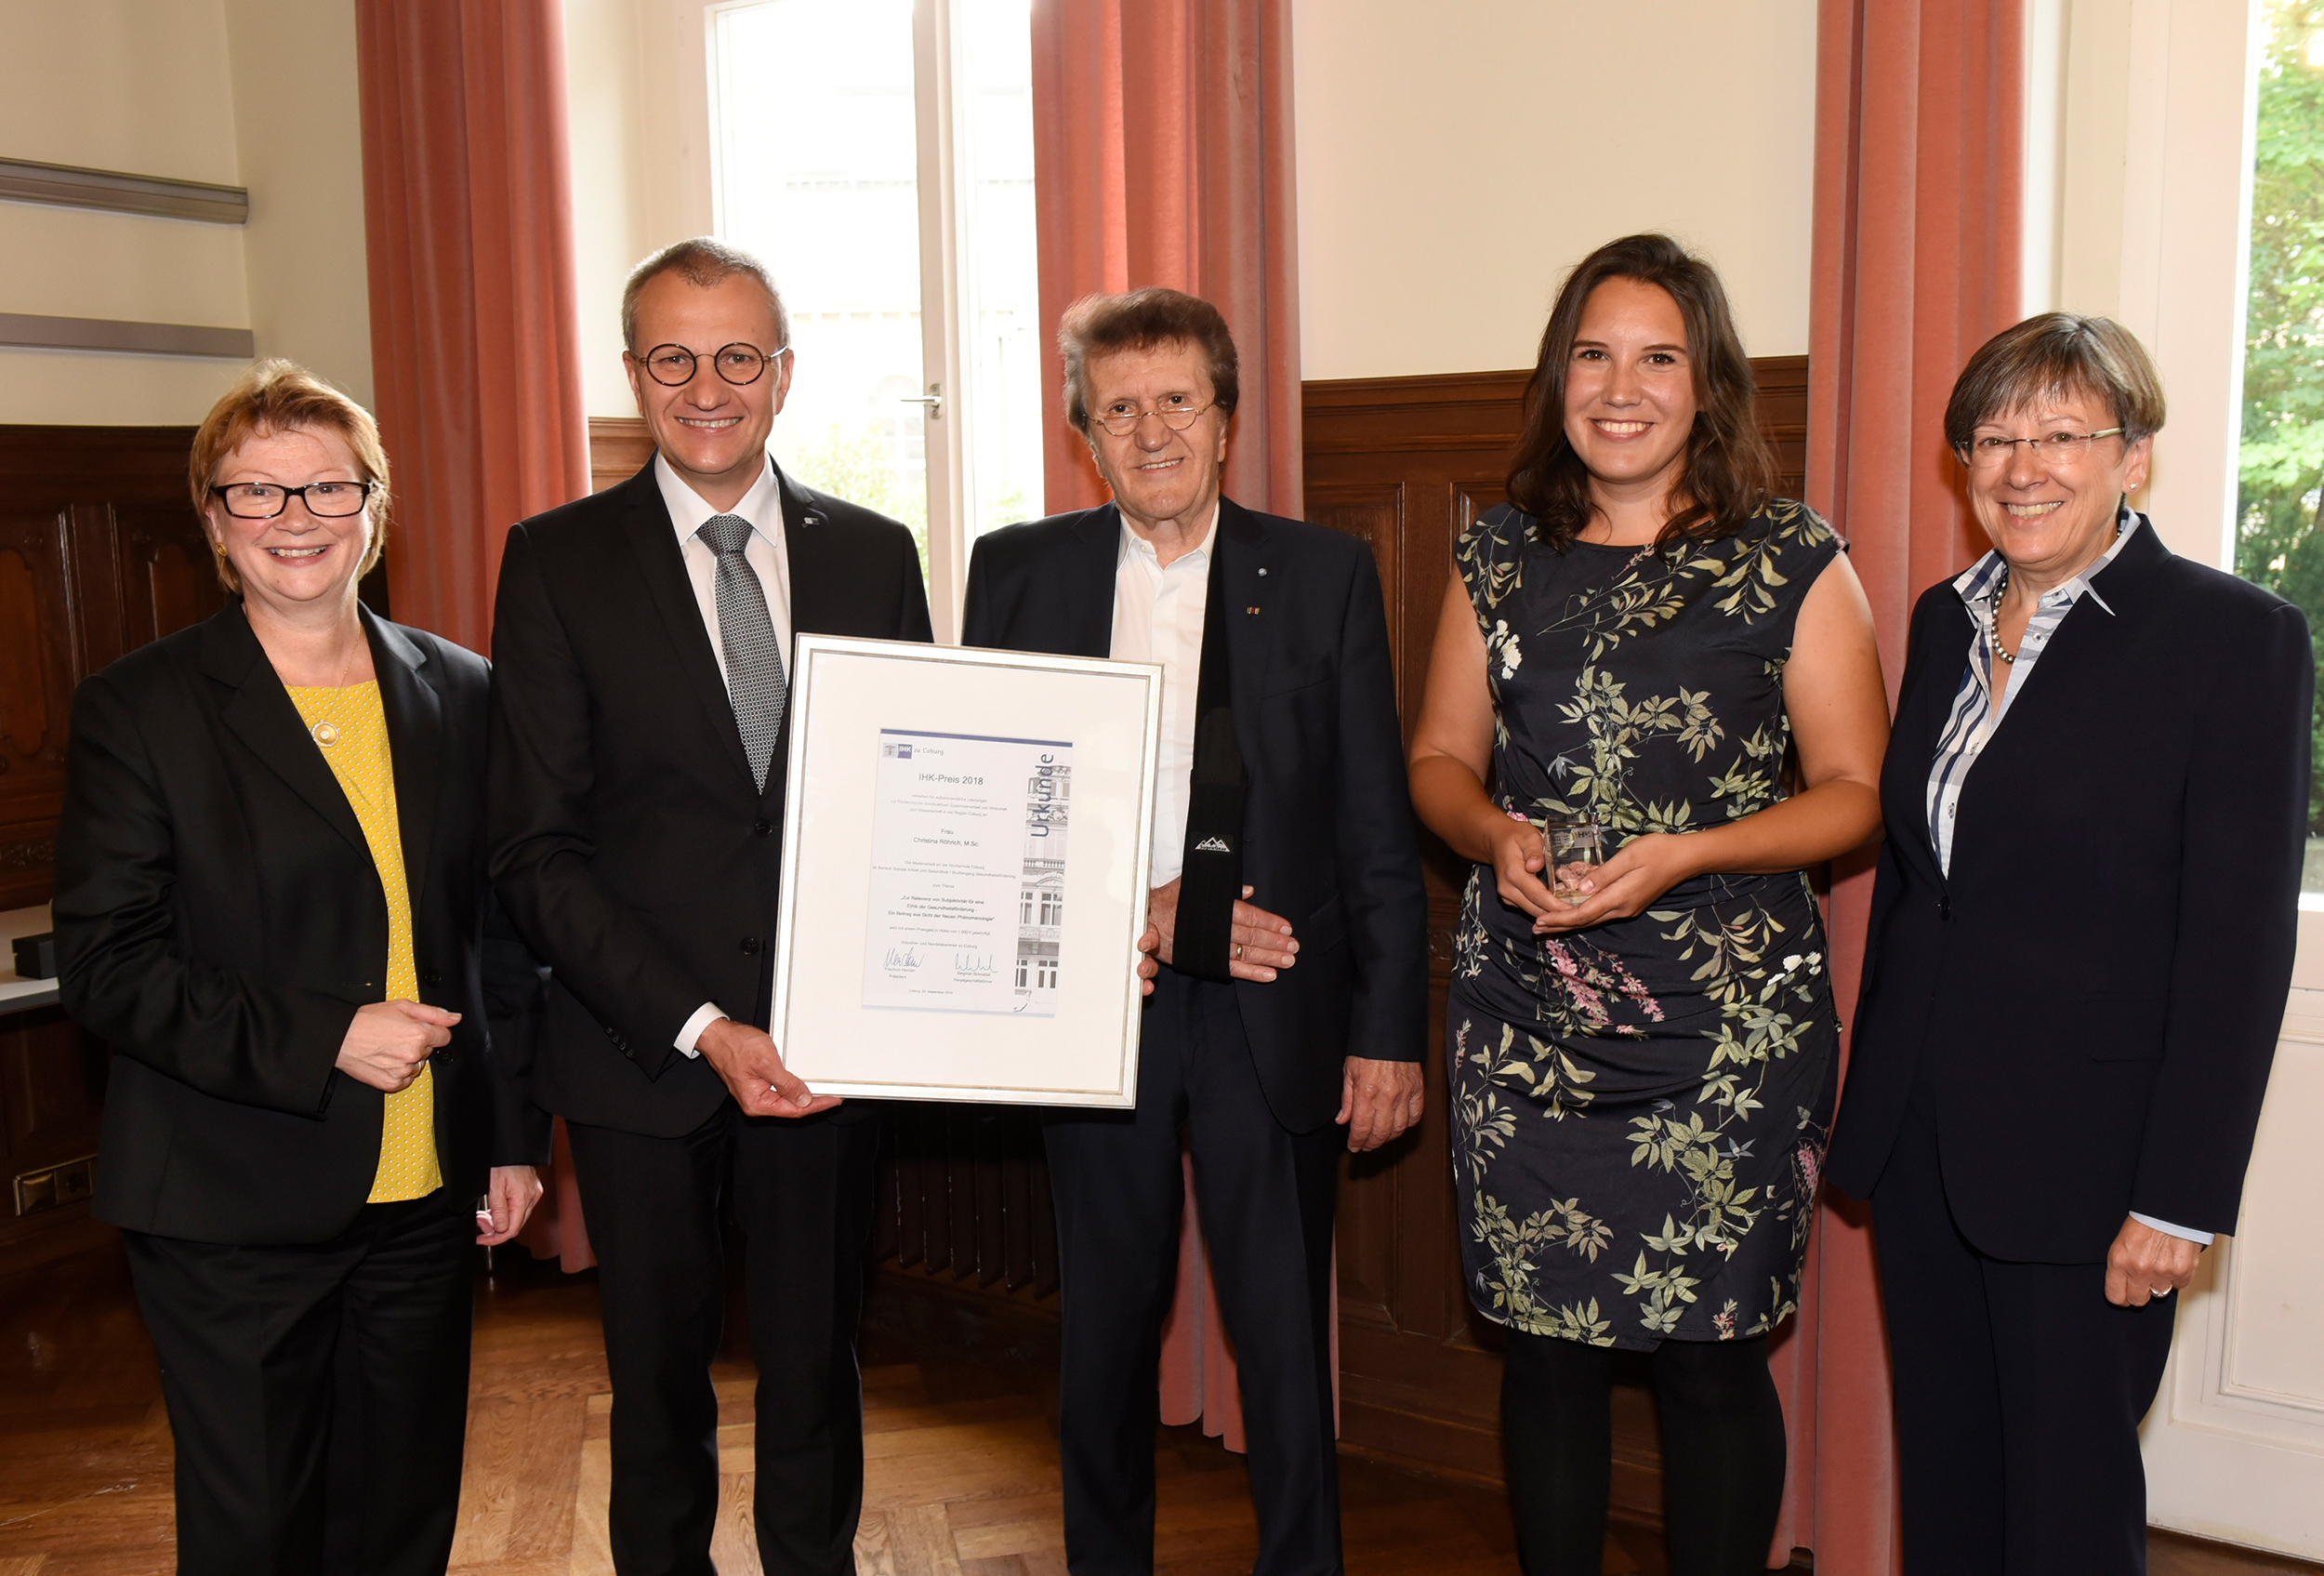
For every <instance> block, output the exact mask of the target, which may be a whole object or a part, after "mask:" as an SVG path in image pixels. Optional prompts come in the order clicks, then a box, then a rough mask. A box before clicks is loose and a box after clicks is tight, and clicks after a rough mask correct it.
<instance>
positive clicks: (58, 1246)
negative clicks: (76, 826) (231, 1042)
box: [0, 427, 225, 1268]
mask: <svg viewBox="0 0 2324 1576" xmlns="http://www.w3.org/2000/svg"><path fill="white" fill-rule="evenodd" d="M192 443H193V429H192V428H191V427H0V908H21V907H30V906H32V905H34V904H40V903H46V901H47V900H48V896H49V892H50V889H51V886H52V884H53V881H54V877H55V868H54V867H55V860H56V836H57V816H58V814H59V810H60V808H61V807H62V804H63V801H64V767H65V740H66V737H67V735H68V732H69V729H70V724H71V721H72V713H73V690H74V688H75V687H76V686H77V685H78V684H79V683H80V682H81V681H82V680H83V679H85V678H86V677H88V675H90V674H91V673H94V672H96V671H97V670H98V669H101V668H103V667H104V666H106V664H108V663H110V662H112V660H113V659H114V658H115V657H118V656H121V655H122V654H124V653H125V652H127V651H130V650H132V649H134V648H136V647H138V646H140V645H143V644H145V643H146V642H148V641H152V640H156V639H159V638H160V637H161V636H163V635H165V634H168V633H170V632H171V631H173V630H176V629H183V628H184V627H185V626H187V625H189V624H192V623H195V622H197V621H199V620H200V619H203V618H206V617H208V616H210V615H211V614H212V613H215V612H217V611H218V608H219V607H221V606H223V605H224V603H225V592H224V590H223V589H221V588H220V587H219V585H218V576H217V573H216V571H215V570H214V568H213V567H212V561H211V557H210V551H209V548H208V546H207V544H206V542H205V540H204V537H203V534H202V527H201V523H200V521H199V520H198V519H197V518H196V517H195V515H194V512H193V508H192V505H191V502H190V501H189V500H188V497H187V494H186V457H187V453H188V451H189V450H190V449H191V446H192ZM105 1067H106V1053H105V1051H104V1048H103V1047H102V1046H101V1045H99V1043H98V1042H97V1041H96V1040H92V1039H90V1038H89V1037H88V1036H86V1035H85V1034H84V1033H82V1031H81V1029H80V1027H79V1026H77V1025H75V1024H74V1023H73V1021H72V1020H71V1019H69V1018H67V1017H66V1016H65V1015H64V1013H62V1011H60V1010H59V1009H58V1008H56V1007H53V1006H52V1007H38V1008H33V1009H32V1010H30V1011H27V1012H21V1013H12V1014H8V1015H6V1016H0V1265H6V1266H7V1267H9V1268H20V1267H23V1266H25V1265H30V1264H35V1263H38V1262H41V1261H42V1260H44V1259H46V1258H49V1257H53V1256H55V1255H57V1254H59V1253H61V1252H73V1251H74V1250H76V1249H77V1248H79V1247H80V1246H82V1245H84V1244H85V1243H86V1242H88V1241H91V1240H94V1238H95V1235H96V1232H95V1230H94V1228H93V1223H91V1222H90V1221H89V1219H88V1206H87V1204H86V1202H73V1203H66V1204H62V1205H59V1206H58V1207H56V1208H54V1209H50V1210H46V1211H43V1212H39V1213H35V1214H28V1215H22V1216H20V1215H18V1214H17V1213H16V1198H15V1192H16V1190H15V1187H14V1185H13V1183H14V1179H15V1178H16V1177H18V1176H20V1175H22V1174H24V1173H27V1172H37V1171H41V1170H45V1169H46V1168H48V1167H51V1166H54V1165H57V1164H59V1163H60V1162H63V1161H66V1160H73V1159H79V1158H81V1157H83V1156H86V1155H88V1154H91V1153H93V1152H95V1150H96V1148H97V1126H98V1118H99V1111H100V1109H101V1107H102V1106H103V1101H104V1083H105Z"/></svg>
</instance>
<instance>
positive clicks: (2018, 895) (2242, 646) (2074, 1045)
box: [1827, 523, 2315, 1264]
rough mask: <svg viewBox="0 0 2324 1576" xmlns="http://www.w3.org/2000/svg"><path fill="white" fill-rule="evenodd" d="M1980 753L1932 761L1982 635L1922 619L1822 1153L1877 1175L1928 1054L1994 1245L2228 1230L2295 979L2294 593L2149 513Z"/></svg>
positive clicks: (1993, 1252)
mask: <svg viewBox="0 0 2324 1576" xmlns="http://www.w3.org/2000/svg"><path fill="white" fill-rule="evenodd" d="M2092 584H2093V586H2095V587H2096V588H2097V591H2098V594H2099V595H2100V596H2102V597H2104V598H2105V599H2106V606H2108V607H2111V608H2112V609H2113V610H2114V611H2113V613H2112V614H2111V615H2109V614H2108V613H2107V611H2106V607H2101V606H2099V605H2097V604H2095V603H2093V602H2092V601H2091V599H2089V598H2088V597H2085V598H2083V599H2082V601H2081V602H2080V603H2077V604H2076V605H2075V606H2074V608H2073V609H2072V611H2070V612H2069V613H2067V616H2066V618H2065V620H2064V621H2063V622H2062V623H2061V624H2059V626H2058V628H2057V631H2056V633H2055V634H2053V636H2052V637H2051V640H2050V644H2049V646H2048V648H2047V649H2046V650H2045V651H2044V652H2043V653H2042V656H2041V661H2040V666H2039V667H2038V668H2037V669H2035V670H2034V673H2033V676H2032V679H2031V680H2030V681H2028V682H2027V690H2026V693H2025V694H2024V695H2019V696H2016V697H2014V699H2012V700H2011V702H2010V707H2009V711H2008V713H2007V715H2006V716H2004V717H2003V718H2002V720H2001V725H2000V728H1999V729H1998V730H1997V731H1996V732H1995V734H1994V735H1993V738H1992V742H1991V743H1990V744H1988V745H1987V748H1986V750H1985V753H1984V755H1983V757H1982V758H1981V759H1980V760H1979V761H1978V762H1977V764H1976V768H1975V770H1974V771H1973V772H1971V773H1970V775H1969V778H1968V781H1967V783H1966V784H1965V785H1964V787H1963V788H1962V790H1961V798H1960V803H1959V806H1958V814H1957V816H1956V819H1955V822H1954V826H1955V828H1956V829H1955V833H1954V840H1953V867H1952V875H1951V879H1950V880H1949V881H1948V879H1947V878H1946V877H1945V876H1944V874H1943V873H1942V872H1940V870H1939V869H1938V867H1937V863H1936V850H1935V846H1934V843H1933V842H1932V841H1931V840H1930V837H1929V831H1928V824H1929V818H1928V809H1927V790H1928V775H1929V767H1930V764H1931V763H1932V762H1933V761H1934V758H1935V753H1936V744H1937V738H1938V735H1939V734H1940V732H1941V731H1942V730H1943V728H1944V725H1945V720H1946V718H1947V716H1948V714H1949V713H1950V711H1951V709H1952V703H1953V695H1954V693H1955V690H1956V688H1957V687H1958V686H1959V684H1960V682H1961V670H1962V666H1963V664H1964V663H1965V661H1966V660H1967V654H1968V650H1969V641H1970V636H1971V632H1972V626H1971V622H1970V618H1969V615H1968V611H1967V610H1966V609H1965V608H1964V607H1963V606H1962V605H1961V598H1960V596H1959V595H1958V594H1957V593H1956V592H1955V591H1954V590H1953V589H1952V586H1951V584H1950V583H1949V582H1947V583H1944V584H1940V585H1937V586H1934V587H1932V588H1931V589H1929V590H1928V591H1927V592H1926V593H1925V594H1923V595H1922V596H1921V602H1920V605H1919V606H1918V607H1917V608H1916V609H1915V610H1914V612H1913V618H1912V636H1911V645H1910V648H1909V653H1908V656H1907V658H1906V663H1905V678H1904V687H1903V691H1902V693H1901V695H1899V697H1898V700H1897V706H1896V725H1895V733H1894V735H1893V736H1892V738H1891V740H1890V743H1889V747H1888V759H1887V762H1886V764H1885V766H1884V767H1883V768H1882V774H1881V803H1882V811H1883V813H1884V814H1885V815H1886V817H1887V824H1888V841H1887V843H1886V846H1885V847H1884V848H1883V849H1882V853H1881V863H1880V875H1879V878H1878V881H1877V882H1876V884H1875V886H1874V888H1873V896H1872V920H1871V932H1870V939H1869V943H1868V947H1867V949H1866V953H1865V960H1864V986H1863V992H1862V995H1861V997H1860V999H1859V1001H1858V1005H1857V1009H1856V1024H1855V1040H1854V1045H1853V1054H1852V1060H1851V1063H1850V1066H1849V1070H1848V1083H1847V1090H1846V1093H1845V1096H1844V1099H1843V1102H1842V1108H1841V1112H1840V1118H1839V1124H1838V1129H1837V1131H1836V1132H1835V1133H1834V1135H1833V1140H1832V1146H1831V1153H1830V1156H1829V1160H1828V1163H1827V1173H1828V1174H1829V1176H1830V1178H1831V1180H1832V1181H1833V1182H1834V1183H1835V1184H1837V1185H1839V1186H1841V1187H1842V1188H1844V1189H1846V1190H1847V1191H1848V1192H1850V1193H1853V1194H1855V1195H1856V1196H1858V1197H1859V1198H1861V1197H1865V1196H1868V1194H1869V1193H1870V1192H1871V1190H1872V1188H1873V1187H1874V1186H1875V1185H1877V1184H1878V1183H1879V1181H1880V1177H1881V1172H1882V1168H1883V1167H1885V1166H1886V1164H1887V1161H1888V1156H1889V1152H1890V1148H1891V1146H1892V1145H1893V1144H1894V1142H1895V1135H1896V1130H1897V1126H1898V1123H1899V1122H1900V1121H1901V1120H1902V1119H1903V1117H1904V1112H1905V1106H1906V1102H1907V1100H1908V1097H1909V1095H1910V1093H1911V1090H1912V1085H1913V1080H1914V1078H1915V1076H1916V1074H1917V1073H1918V1072H1920V1070H1921V1068H1920V1063H1921V1058H1923V1057H1925V1056H1934V1057H1937V1058H1940V1061H1939V1063H1938V1065H1937V1066H1935V1067H1934V1068H1933V1069H1931V1070H1932V1072H1933V1073H1934V1091H1935V1096H1936V1102H1937V1118H1938V1141H1939V1146H1940V1152H1941V1154H1942V1157H1943V1161H1944V1168H1945V1189H1946V1194H1947V1197H1948V1199H1950V1201H1951V1203H1952V1208H1953V1216H1954V1219H1955V1220H1956V1221H1957V1222H1958V1223H1959V1224H1960V1226H1961V1230H1962V1232H1964V1233H1965V1234H1966V1235H1967V1237H1968V1238H1969V1240H1970V1241H1971V1242H1972V1243H1974V1245H1975V1246H1976V1247H1977V1248H1978V1249H1979V1250H1981V1251H1982V1252H1985V1253H1987V1254H1988V1255H1990V1256H1992V1257H1994V1258H2000V1259H2010V1260H2019V1261H2025V1262H2032V1263H2057V1264H2081V1263H2091V1262H2094V1261H2098V1260H2103V1259H2104V1258H2105V1257H2106V1249H2107V1246H2108V1244H2110V1243H2111V1242H2112V1241H2113V1240H2114V1237H2115V1234H2116V1233H2117V1232H2119V1230H2120V1229H2121V1226H2122V1221H2123V1217H2124V1216H2125V1215H2126V1214H2128V1213H2130V1212H2133V1211H2136V1212H2139V1213H2141V1214H2145V1215H2149V1216H2152V1217H2154V1218H2156V1219H2158V1220H2166V1221H2169V1222H2171V1223H2172V1224H2173V1225H2184V1226H2187V1227H2190V1228H2192V1229H2195V1230H2199V1231H2215V1232H2225V1231H2233V1230H2234V1229H2235V1224H2236V1209H2237V1204H2238V1200H2239V1199H2240V1197H2241V1195H2242V1191H2243V1172H2244V1166H2245V1164H2246V1162H2247V1161H2248V1160H2249V1159H2251V1134H2252V1130H2253V1128H2254V1127H2256V1126H2257V1124H2258V1121H2259V1112H2260V1100H2261V1097H2262V1096H2263V1095H2264V1094H2265V1092H2266V1087H2267V1073H2268V1066H2269V1063H2270V1062H2271V1061H2272V1059H2273V1058H2274V1055H2275V1050H2276V1037H2277V1031H2278V1028H2279V1027H2280V1026H2281V1024H2282V1020H2283V1008H2284V992H2285V988H2286V987H2287V986H2288V985H2289V984H2290V982H2291V957H2292V946H2293V942H2294V939H2295V927H2296V922H2297V917H2298V908H2299V894H2300V867H2301V859H2302V854H2303V851H2304V846H2305V844H2304V838H2305V833H2306V823H2307V811H2308V750H2309V744H2308V735H2309V726H2310V722H2309V701H2310V692H2311V690H2312V688H2313V686H2314V682H2315V669H2314V666H2313V662H2312V658H2311V656H2310V652H2309V647H2308V628H2307V623H2306V621H2305V620H2304V618H2303V617H2302V616H2301V614H2300V610H2299V609H2298V608H2296V607H2294V606H2292V605H2291V603H2287V602H2285V601H2283V600H2282V599H2281V598H2279V597H2277V596H2273V595H2271V594H2270V593H2268V592H2266V591H2265V590H2262V589H2259V588H2258V587H2256V586H2253V585H2251V584H2249V583H2248V582H2246V581H2243V580H2239V579H2237V578H2236V577H2234V576H2230V575H2225V574H2222V573H2221V572H2220V571H2218V570H2216V569H2212V568H2208V567H2206V566H2204V565H2202V564H2199V563H2191V562H2189V561H2188V560H2186V559H2184V558H2178V557H2175V556H2173V555H2172V552H2171V550H2169V549H2168V548H2166V547H2164V546H2163V544H2162V542H2161V540H2160V538H2159V537H2158V536H2156V535H2155V532H2154V527H2153V526H2152V525H2151V524H2145V523H2142V524H2141V525H2139V526H2138V527H2137V529H2136V532H2135V534H2134V535H2133V536H2132V538H2131V540H2130V541H2129V542H2127V543H2125V544H2124V546H2123V548H2122V550H2121V552H2120V553H2119V555H2118V556H2117V557H2116V558H2115V561H2114V562H2113V563H2110V564H2108V565H2107V566H2106V568H2105V569H2104V570H2102V571H2100V572H2099V573H2098V575H2097V576H2094V577H2093V581H2092Z"/></svg>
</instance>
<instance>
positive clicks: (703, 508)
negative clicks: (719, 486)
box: [654, 452, 783, 547]
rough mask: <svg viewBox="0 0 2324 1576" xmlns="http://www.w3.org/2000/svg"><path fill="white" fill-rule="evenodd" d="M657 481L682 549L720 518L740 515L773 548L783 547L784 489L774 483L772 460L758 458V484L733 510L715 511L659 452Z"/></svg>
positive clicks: (671, 525) (655, 464)
mask: <svg viewBox="0 0 2324 1576" xmlns="http://www.w3.org/2000/svg"><path fill="white" fill-rule="evenodd" d="M654 483H656V484H657V485H658V486H660V488H661V489H662V503H663V506H664V507H665V508H667V510H669V519H670V528H671V529H672V530H674V531H675V532H677V533H678V543H679V546H680V547H683V546H685V544H686V543H687V542H688V541H689V540H690V539H691V538H692V537H693V534H694V533H695V532H697V531H699V530H701V529H702V527H703V525H704V524H705V523H706V522H708V521H709V520H710V519H712V518H713V517H714V516H717V515H720V514H734V515H740V516H741V517H742V518H743V519H745V520H747V521H749V522H750V528H751V529H752V530H754V531H756V532H758V533H759V535H760V536H764V537H766V538H767V540H768V542H769V543H770V544H772V545H774V546H777V547H780V546H781V545H782V536H780V534H779V532H780V529H781V526H782V524H783V489H782V488H781V487H780V486H778V485H776V483H775V480H774V460H773V458H772V457H771V456H764V455H762V456H760V457H759V480H757V481H756V482H753V483H751V484H750V491H748V492H746V493H745V494H744V495H743V496H742V498H741V500H740V501H739V502H737V503H736V504H735V505H734V507H733V509H726V510H719V509H712V508H711V507H710V504H709V501H708V500H707V499H706V498H705V497H703V496H702V495H701V494H700V493H697V492H695V491H694V490H693V487H692V486H691V485H689V484H688V483H686V482H685V481H684V480H683V479H682V478H680V476H679V474H678V472H677V471H676V470H672V469H670V462H669V461H668V460H667V459H665V458H663V457H662V456H661V455H660V454H659V453H658V452H657V453H656V454H655V455H654Z"/></svg>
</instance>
